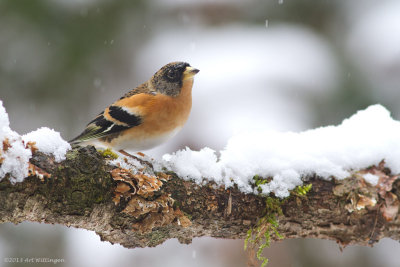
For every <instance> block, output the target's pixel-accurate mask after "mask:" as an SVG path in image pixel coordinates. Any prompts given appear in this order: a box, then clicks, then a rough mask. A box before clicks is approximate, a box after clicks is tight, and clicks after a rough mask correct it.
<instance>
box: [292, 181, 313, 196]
mask: <svg viewBox="0 0 400 267" xmlns="http://www.w3.org/2000/svg"><path fill="white" fill-rule="evenodd" d="M311 188H312V184H306V185H299V186H297V187H296V188H295V189H294V190H293V191H292V193H294V194H295V195H298V196H305V195H307V193H308V192H309V191H310V190H311Z"/></svg>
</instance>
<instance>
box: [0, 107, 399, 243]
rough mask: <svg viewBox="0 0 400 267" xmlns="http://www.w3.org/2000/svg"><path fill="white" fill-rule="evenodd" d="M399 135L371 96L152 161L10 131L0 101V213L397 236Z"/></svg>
mask: <svg viewBox="0 0 400 267" xmlns="http://www.w3.org/2000/svg"><path fill="white" fill-rule="evenodd" d="M399 136H400V123H399V122H398V121H395V120H393V119H392V118H391V117H390V114H389V112H388V111H387V110H386V109H385V108H384V107H382V106H380V105H374V106H371V107H369V108H367V109H366V110H364V111H360V112H358V113H357V114H355V115H354V116H352V117H351V118H349V119H346V120H344V121H343V123H342V124H340V125H338V126H328V127H322V128H318V129H315V130H309V131H305V132H301V133H291V132H289V133H278V132H261V133H244V134H241V135H237V136H234V137H232V138H231V139H230V140H229V141H228V144H227V146H226V148H225V149H224V150H222V151H220V156H217V154H216V152H215V151H213V150H211V149H209V148H204V149H202V150H201V151H191V150H190V149H188V148H186V149H185V150H182V151H178V152H176V153H174V154H170V155H165V156H164V157H163V159H162V160H160V161H156V160H152V159H150V158H148V157H146V156H142V155H135V156H133V157H124V156H122V155H119V154H115V153H113V152H111V151H102V152H98V151H96V150H95V149H94V148H93V147H82V148H79V147H76V148H72V149H71V148H70V146H69V144H68V143H67V142H65V141H64V140H63V139H62V138H61V137H60V135H59V133H57V132H55V131H53V130H50V129H48V128H41V129H39V130H37V131H35V132H32V133H29V134H27V135H24V136H20V135H19V134H17V133H16V132H14V131H12V130H11V129H10V128H9V120H8V115H7V113H6V111H5V109H4V108H3V106H2V103H1V102H0V144H2V145H1V146H0V203H1V205H0V223H1V222H14V223H19V222H22V221H24V220H30V221H37V222H46V223H59V224H64V225H68V226H74V227H79V228H84V229H88V230H92V231H96V233H97V234H99V235H100V236H101V238H102V240H107V241H110V242H112V243H119V244H121V245H123V246H126V247H138V246H141V247H143V246H155V245H158V244H160V243H162V242H163V241H165V240H166V239H169V238H178V239H179V240H180V241H181V242H184V243H188V242H190V241H191V239H192V238H193V237H197V236H204V235H207V236H214V237H223V238H245V237H246V233H247V231H248V229H249V228H253V229H258V230H259V232H258V233H256V234H255V235H256V238H257V235H259V234H260V232H262V231H266V230H265V229H271V228H270V227H272V226H271V225H273V228H272V229H273V230H274V231H276V233H278V232H279V236H282V237H285V238H299V237H316V238H329V239H335V240H337V241H338V242H340V243H342V244H353V243H357V244H364V245H365V244H372V243H374V242H375V241H377V240H379V239H380V238H382V237H391V238H393V239H400V219H399V218H398V217H399V216H398V209H399V200H398V198H399V196H400V183H399V182H398V174H399V173H400V163H399V162H400V152H398V151H400V149H399V148H400V141H399ZM303 183H305V184H306V185H304V186H303V187H300V186H301V185H303ZM271 216H272V217H271ZM278 222H279V223H278ZM260 229H263V230H262V231H261V230H260ZM263 234H265V232H264V233H263ZM277 237H278V235H276V236H272V238H273V239H276V238H277Z"/></svg>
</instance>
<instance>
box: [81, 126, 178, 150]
mask: <svg viewBox="0 0 400 267" xmlns="http://www.w3.org/2000/svg"><path fill="white" fill-rule="evenodd" d="M181 129H182V127H178V128H176V129H174V130H173V131H171V132H169V133H166V134H164V135H157V136H151V137H145V138H142V139H129V138H127V137H124V136H121V137H117V138H116V139H115V140H113V141H114V142H113V146H112V147H111V148H112V149H114V150H117V151H118V150H121V149H123V150H129V151H135V152H138V151H143V150H147V149H151V148H154V147H156V146H159V145H161V144H162V143H164V142H165V141H167V140H168V139H170V138H171V137H173V136H174V135H176V134H177V133H178V132H179V131H180V130H181ZM81 145H92V146H95V147H100V148H108V147H110V145H108V144H106V143H104V142H102V141H100V140H98V139H95V140H89V141H86V142H83V143H81Z"/></svg>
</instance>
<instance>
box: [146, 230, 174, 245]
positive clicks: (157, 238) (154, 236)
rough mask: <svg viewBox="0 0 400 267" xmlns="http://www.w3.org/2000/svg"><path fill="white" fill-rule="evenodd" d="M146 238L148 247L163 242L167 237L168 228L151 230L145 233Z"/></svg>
mask: <svg viewBox="0 0 400 267" xmlns="http://www.w3.org/2000/svg"><path fill="white" fill-rule="evenodd" d="M146 236H147V238H146V239H148V240H149V243H148V246H149V247H155V246H157V245H159V244H161V243H163V242H164V241H165V240H167V239H168V238H169V233H168V230H165V229H157V230H153V231H152V232H150V233H148V234H146Z"/></svg>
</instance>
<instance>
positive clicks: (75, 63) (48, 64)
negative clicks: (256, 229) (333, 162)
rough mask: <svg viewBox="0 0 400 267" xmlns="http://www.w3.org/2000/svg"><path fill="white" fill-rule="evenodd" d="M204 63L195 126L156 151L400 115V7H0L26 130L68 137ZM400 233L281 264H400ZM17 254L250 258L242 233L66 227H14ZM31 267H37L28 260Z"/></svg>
mask: <svg viewBox="0 0 400 267" xmlns="http://www.w3.org/2000/svg"><path fill="white" fill-rule="evenodd" d="M178 60H179V61H186V62H189V63H190V64H191V65H192V66H194V67H196V68H198V69H200V73H199V74H198V75H197V76H196V78H195V83H194V88H193V109H192V113H191V116H190V118H189V121H188V123H187V125H186V126H185V127H184V129H183V130H182V131H181V133H179V134H178V135H177V136H176V137H175V138H174V139H173V140H171V141H170V142H168V143H167V144H165V145H162V146H160V147H158V148H156V149H153V150H150V151H146V153H147V154H149V155H151V156H153V157H155V158H159V157H160V156H161V155H163V154H164V153H171V152H174V151H176V150H178V149H181V148H184V147H185V146H189V147H190V148H192V149H200V148H202V147H204V146H208V147H211V148H213V149H216V150H219V149H222V148H223V147H224V146H225V144H226V141H227V140H228V138H229V137H230V136H232V135H233V134H235V133H238V132H243V131H253V130H265V129H273V130H279V131H301V130H305V129H309V128H314V127H318V126H324V125H329V124H337V123H340V122H341V121H342V120H343V119H344V118H346V117H348V116H350V115H351V114H353V113H354V112H355V111H357V110H359V109H363V108H365V107H367V106H368V105H370V104H375V103H381V104H383V105H384V106H386V107H387V108H388V109H389V110H391V111H392V115H393V116H394V117H395V118H397V119H399V117H400V116H399V115H400V108H399V107H400V106H399V105H398V102H399V100H400V86H399V84H400V2H399V1H395V0H393V1H388V0H386V1H372V0H370V1H361V0H355V1H345V0H341V1H311V0H283V1H281V0H274V1H267V0H246V1H239V0H235V1H233V0H219V1H217V0H215V1H212V0H207V1H195V0H191V1H183V0H168V1H165V0H164V1H163V0H151V1H150V0H148V1H145V0H142V1H129V0H122V1H110V0H74V1H71V0H43V1H39V0H38V1H31V0H24V1H22V0H21V1H15V0H3V1H1V2H0V81H1V82H0V99H1V100H2V101H3V103H4V105H5V107H6V109H7V112H8V113H9V116H10V121H11V127H12V129H14V130H16V131H17V132H19V133H20V134H24V133H26V132H30V131H32V130H35V129H37V128H39V127H41V126H48V127H51V128H54V129H55V130H57V131H60V132H61V134H62V136H63V137H64V138H65V139H71V138H72V137H74V136H75V135H77V134H79V133H80V132H81V131H82V129H83V128H84V126H85V125H86V123H87V122H88V121H90V120H91V119H92V117H94V115H96V114H97V113H98V112H99V111H100V110H102V109H103V108H104V107H105V106H107V105H108V104H110V103H111V102H113V101H114V100H116V99H118V98H119V97H120V96H121V95H122V94H124V93H125V92H127V91H128V90H129V89H131V88H133V87H136V86H137V85H139V84H140V83H142V82H144V81H145V80H147V79H148V78H149V77H151V75H152V74H153V73H154V72H156V71H157V70H158V69H159V68H160V67H161V66H163V65H165V64H166V63H168V62H170V61H178ZM399 250H400V245H399V244H398V242H396V241H393V240H390V239H385V240H382V241H380V242H379V243H378V244H377V245H375V246H374V247H373V248H365V247H356V246H351V247H348V248H345V249H344V250H343V252H340V250H339V248H338V246H337V245H336V244H335V243H334V242H333V241H321V240H285V241H283V242H279V243H275V244H274V245H273V246H272V247H271V248H270V249H267V250H266V255H267V256H268V257H269V258H270V263H269V265H268V266H307V267H308V266H371V267H372V266H400V259H398V257H396V255H397V253H396V252H397V251H399ZM4 257H48V258H63V259H65V263H63V264H58V265H57V266H97V267H101V266H110V265H119V266H188V265H189V266H244V265H245V262H246V258H245V257H246V254H245V252H244V251H243V241H242V240H233V241H232V240H217V239H212V238H199V239H195V240H193V243H192V244H191V245H181V244H179V243H178V242H177V241H176V240H169V241H168V242H166V243H164V244H163V245H161V246H158V247H156V248H145V249H140V248H137V249H125V248H123V247H121V246H119V245H110V244H109V243H105V242H101V241H100V238H99V237H98V236H96V235H95V234H94V233H92V232H88V231H84V230H78V229H69V228H66V227H62V226H51V225H41V224H36V223H28V222H27V223H22V224H20V225H18V226H14V225H11V224H2V225H0V259H1V261H0V266H18V265H17V264H11V265H7V264H6V263H4V262H3V258H4ZM24 266H26V265H24Z"/></svg>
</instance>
